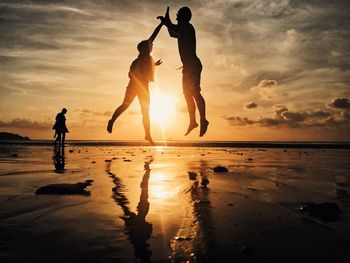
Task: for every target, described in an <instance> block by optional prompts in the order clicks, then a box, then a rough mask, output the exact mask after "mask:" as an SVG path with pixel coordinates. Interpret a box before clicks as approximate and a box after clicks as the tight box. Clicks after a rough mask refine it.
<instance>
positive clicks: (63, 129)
mask: <svg viewBox="0 0 350 263" xmlns="http://www.w3.org/2000/svg"><path fill="white" fill-rule="evenodd" d="M66 113H67V109H66V108H63V109H62V111H61V112H60V113H58V114H57V115H56V122H55V124H54V125H53V127H52V129H53V130H55V135H54V136H53V137H54V138H56V140H55V142H54V144H55V145H62V147H63V146H64V141H65V139H66V133H67V132H69V131H68V129H67V126H66V117H65V116H64V115H65V114H66Z"/></svg>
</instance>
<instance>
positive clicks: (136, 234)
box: [106, 159, 153, 262]
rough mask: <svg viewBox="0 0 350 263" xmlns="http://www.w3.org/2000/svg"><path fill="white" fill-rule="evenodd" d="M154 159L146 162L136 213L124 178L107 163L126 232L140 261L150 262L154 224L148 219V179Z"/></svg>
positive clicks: (114, 195) (113, 196) (107, 169)
mask: <svg viewBox="0 0 350 263" xmlns="http://www.w3.org/2000/svg"><path fill="white" fill-rule="evenodd" d="M152 161H153V160H152V159H151V160H149V161H146V162H145V164H144V171H145V173H144V175H143V177H142V181H141V183H140V188H141V194H140V201H139V203H138V205H137V208H136V211H137V213H134V212H132V211H131V209H130V208H129V204H130V202H129V200H128V197H127V195H126V190H125V185H124V184H123V182H122V180H121V179H120V178H119V177H118V176H117V175H116V174H114V173H112V172H111V170H110V166H111V163H107V165H106V172H107V174H108V175H109V176H110V177H111V178H112V180H113V183H114V184H115V187H113V189H112V192H113V194H112V198H113V199H114V201H115V202H116V203H117V204H118V205H119V206H120V207H121V208H122V210H123V212H124V215H123V216H122V217H121V218H122V219H123V221H124V224H125V234H126V235H127V236H128V239H129V241H130V243H131V244H132V245H133V247H134V253H135V256H136V257H137V258H139V259H140V262H150V258H151V255H152V250H151V249H150V244H149V242H148V241H149V239H150V238H151V235H152V229H153V226H152V224H151V223H149V222H147V221H146V216H147V214H148V212H149V207H150V203H149V201H148V181H149V177H150V173H151V169H150V167H149V165H150V163H151V162H152Z"/></svg>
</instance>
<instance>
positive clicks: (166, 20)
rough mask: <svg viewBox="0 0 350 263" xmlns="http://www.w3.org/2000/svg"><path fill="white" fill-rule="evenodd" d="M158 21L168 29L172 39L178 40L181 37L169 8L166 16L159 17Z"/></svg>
mask: <svg viewBox="0 0 350 263" xmlns="http://www.w3.org/2000/svg"><path fill="white" fill-rule="evenodd" d="M157 18H158V19H160V20H161V21H162V23H163V24H164V25H165V26H166V27H167V28H168V32H169V35H170V36H171V37H175V38H178V37H179V36H180V34H179V30H178V26H177V25H174V24H173V23H172V22H171V20H170V16H169V6H168V7H167V9H166V12H165V16H158V17H157Z"/></svg>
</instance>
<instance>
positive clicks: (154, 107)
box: [150, 90, 175, 128]
mask: <svg viewBox="0 0 350 263" xmlns="http://www.w3.org/2000/svg"><path fill="white" fill-rule="evenodd" d="M150 114H151V121H154V122H156V123H158V124H159V125H160V126H161V127H163V128H164V127H165V126H166V125H167V124H168V123H169V122H170V120H171V119H172V118H173V116H174V114H175V103H174V99H173V97H171V96H170V95H168V94H166V93H161V92H159V91H158V90H155V91H154V93H153V94H151V105H150Z"/></svg>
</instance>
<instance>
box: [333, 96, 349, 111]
mask: <svg viewBox="0 0 350 263" xmlns="http://www.w3.org/2000/svg"><path fill="white" fill-rule="evenodd" d="M328 106H329V107H331V108H335V109H350V101H349V99H348V98H335V99H333V101H332V102H331V103H329V104H328Z"/></svg>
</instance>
